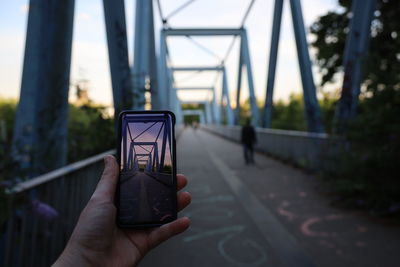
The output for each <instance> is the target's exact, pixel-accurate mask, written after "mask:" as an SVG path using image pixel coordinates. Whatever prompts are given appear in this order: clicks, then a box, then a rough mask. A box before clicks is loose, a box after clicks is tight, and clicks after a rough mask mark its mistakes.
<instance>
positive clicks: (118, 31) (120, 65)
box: [103, 0, 133, 116]
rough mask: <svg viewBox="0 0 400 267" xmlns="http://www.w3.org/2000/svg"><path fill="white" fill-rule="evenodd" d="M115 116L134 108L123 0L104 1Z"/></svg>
mask: <svg viewBox="0 0 400 267" xmlns="http://www.w3.org/2000/svg"><path fill="white" fill-rule="evenodd" d="M103 7H104V17H105V25H106V32H107V44H108V58H109V63H110V72H111V81H112V89H113V99H114V109H115V116H118V114H119V113H120V112H121V111H122V110H125V109H132V108H133V94H132V81H131V70H130V67H129V57H128V40H127V34H126V23H125V6H124V1H123V0H103Z"/></svg>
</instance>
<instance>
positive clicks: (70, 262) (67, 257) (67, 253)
mask: <svg viewBox="0 0 400 267" xmlns="http://www.w3.org/2000/svg"><path fill="white" fill-rule="evenodd" d="M52 266H53V267H64V266H83V267H90V266H94V265H93V264H91V262H90V261H89V259H88V258H87V257H86V256H85V255H84V253H83V250H82V249H81V248H79V246H76V245H73V244H70V243H68V244H67V246H66V247H65V249H64V251H63V252H62V253H61V255H60V257H58V259H57V260H56V262H55V263H54V264H53V265H52Z"/></svg>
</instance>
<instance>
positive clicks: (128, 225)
mask: <svg viewBox="0 0 400 267" xmlns="http://www.w3.org/2000/svg"><path fill="white" fill-rule="evenodd" d="M124 114H169V115H171V118H172V134H171V136H172V140H171V141H172V146H173V149H172V150H173V153H172V163H173V164H172V165H173V166H172V175H173V184H172V187H173V188H175V193H174V194H172V203H173V216H172V217H171V219H169V220H167V221H165V222H163V223H159V222H154V223H146V224H122V223H121V222H120V221H119V220H118V218H119V207H120V203H119V190H120V175H118V184H117V190H116V192H115V197H114V203H115V206H116V208H117V216H116V223H117V226H118V227H120V228H136V229H140V228H151V227H158V226H161V225H164V224H167V223H169V222H172V221H174V220H176V219H177V216H178V209H177V206H178V204H177V178H176V140H175V122H176V118H175V114H174V113H173V112H171V111H169V110H149V111H133V110H125V111H122V112H121V113H120V114H119V116H118V133H117V134H118V136H117V142H118V143H117V155H116V158H117V162H118V166H120V165H121V123H122V116H123V115H124Z"/></svg>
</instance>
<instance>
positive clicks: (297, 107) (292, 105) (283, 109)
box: [272, 94, 307, 131]
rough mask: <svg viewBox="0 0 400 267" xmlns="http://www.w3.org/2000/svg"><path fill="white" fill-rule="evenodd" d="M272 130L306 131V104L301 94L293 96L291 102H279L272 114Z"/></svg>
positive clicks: (290, 98)
mask: <svg viewBox="0 0 400 267" xmlns="http://www.w3.org/2000/svg"><path fill="white" fill-rule="evenodd" d="M272 128H275V129H283V130H296V131H305V130H306V128H307V125H306V121H305V119H304V102H303V97H302V95H300V94H292V95H290V97H289V102H288V103H285V102H284V101H282V100H281V101H278V102H277V103H275V104H274V110H273V113H272Z"/></svg>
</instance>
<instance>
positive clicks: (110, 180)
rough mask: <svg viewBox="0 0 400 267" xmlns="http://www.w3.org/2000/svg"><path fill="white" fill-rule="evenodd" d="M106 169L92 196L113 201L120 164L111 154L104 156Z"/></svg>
mask: <svg viewBox="0 0 400 267" xmlns="http://www.w3.org/2000/svg"><path fill="white" fill-rule="evenodd" d="M104 164H105V167H104V171H103V174H102V175H101V178H100V181H99V183H98V184H97V187H96V190H95V192H94V193H93V196H92V198H99V199H101V200H103V201H104V200H105V201H111V202H112V201H113V199H114V194H115V190H116V187H117V182H118V174H119V171H118V164H117V161H116V160H115V158H114V157H113V156H111V155H108V156H106V157H104Z"/></svg>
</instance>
